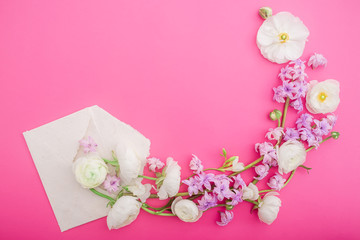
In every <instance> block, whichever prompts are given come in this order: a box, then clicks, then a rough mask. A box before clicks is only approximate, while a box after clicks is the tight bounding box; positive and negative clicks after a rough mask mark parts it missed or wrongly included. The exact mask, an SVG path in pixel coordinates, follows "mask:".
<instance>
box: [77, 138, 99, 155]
mask: <svg viewBox="0 0 360 240" xmlns="http://www.w3.org/2000/svg"><path fill="white" fill-rule="evenodd" d="M79 143H80V146H82V147H83V150H84V153H89V152H96V147H97V146H98V145H97V144H96V142H95V141H94V139H93V138H92V137H90V136H89V137H88V138H87V139H81V140H80V141H79Z"/></svg>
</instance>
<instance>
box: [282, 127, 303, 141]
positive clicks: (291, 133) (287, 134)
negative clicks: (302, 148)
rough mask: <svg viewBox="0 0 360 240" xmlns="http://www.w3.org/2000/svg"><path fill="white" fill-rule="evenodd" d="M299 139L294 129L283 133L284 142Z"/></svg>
mask: <svg viewBox="0 0 360 240" xmlns="http://www.w3.org/2000/svg"><path fill="white" fill-rule="evenodd" d="M299 138H300V135H299V131H297V130H296V129H295V128H287V129H286V132H285V137H284V140H285V141H288V140H297V139H299Z"/></svg>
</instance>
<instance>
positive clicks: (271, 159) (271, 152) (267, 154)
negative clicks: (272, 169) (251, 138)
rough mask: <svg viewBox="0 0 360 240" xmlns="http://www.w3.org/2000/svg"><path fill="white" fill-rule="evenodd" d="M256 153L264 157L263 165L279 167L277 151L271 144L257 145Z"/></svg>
mask: <svg viewBox="0 0 360 240" xmlns="http://www.w3.org/2000/svg"><path fill="white" fill-rule="evenodd" d="M255 151H256V152H259V153H260V155H261V156H264V159H263V163H264V164H267V165H269V166H276V165H277V155H276V149H275V148H274V146H273V145H272V144H271V143H269V142H264V143H257V144H255Z"/></svg>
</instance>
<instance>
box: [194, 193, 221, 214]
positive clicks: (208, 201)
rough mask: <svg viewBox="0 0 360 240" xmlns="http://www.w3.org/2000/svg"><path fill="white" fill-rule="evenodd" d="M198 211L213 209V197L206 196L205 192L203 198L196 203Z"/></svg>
mask: <svg viewBox="0 0 360 240" xmlns="http://www.w3.org/2000/svg"><path fill="white" fill-rule="evenodd" d="M198 203H199V210H200V211H206V210H208V209H209V208H212V207H215V206H216V205H217V199H216V196H215V195H211V194H208V193H207V192H205V194H204V196H203V197H202V198H201V199H200V200H199V201H198Z"/></svg>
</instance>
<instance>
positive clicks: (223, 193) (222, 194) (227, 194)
mask: <svg viewBox="0 0 360 240" xmlns="http://www.w3.org/2000/svg"><path fill="white" fill-rule="evenodd" d="M229 184H230V181H229V180H225V179H224V180H221V181H215V188H214V190H213V193H215V194H216V196H217V199H218V200H219V201H222V200H224V198H231V196H232V194H233V193H232V192H231V190H230V188H229Z"/></svg>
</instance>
